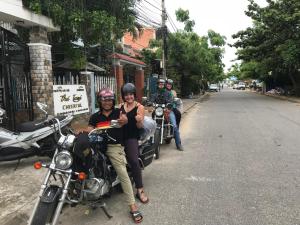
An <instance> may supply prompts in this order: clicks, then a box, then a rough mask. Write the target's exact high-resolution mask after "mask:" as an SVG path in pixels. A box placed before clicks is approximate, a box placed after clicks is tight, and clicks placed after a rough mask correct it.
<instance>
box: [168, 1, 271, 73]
mask: <svg viewBox="0 0 300 225" xmlns="http://www.w3.org/2000/svg"><path fill="white" fill-rule="evenodd" d="M255 2H256V3H258V4H259V5H260V6H266V4H267V3H266V2H265V0H255ZM165 4H166V9H167V12H168V14H169V15H170V16H171V19H172V20H173V21H174V23H175V25H176V26H177V28H178V29H183V25H182V24H180V23H177V21H176V16H175V10H177V9H178V8H182V9H184V10H189V12H190V19H193V20H194V21H195V27H194V31H195V32H196V33H198V34H199V35H206V34H207V31H208V30H209V29H212V30H214V31H215V32H218V33H220V34H221V35H223V36H226V38H227V43H233V42H234V41H233V39H232V37H231V36H232V34H235V33H237V32H238V31H240V30H244V29H246V28H247V27H249V26H250V27H251V26H252V22H251V19H250V18H249V17H247V16H246V15H245V13H244V11H245V10H246V9H247V5H248V1H247V0H165ZM167 25H168V27H169V29H170V30H171V32H173V29H172V26H171V25H170V24H167ZM235 58H236V56H235V49H234V48H230V47H229V46H228V45H226V47H225V56H224V59H223V63H224V64H225V71H227V69H228V68H230V66H231V65H232V64H234V63H235V62H231V60H234V59H235Z"/></svg>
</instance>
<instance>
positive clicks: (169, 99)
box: [150, 79, 183, 151]
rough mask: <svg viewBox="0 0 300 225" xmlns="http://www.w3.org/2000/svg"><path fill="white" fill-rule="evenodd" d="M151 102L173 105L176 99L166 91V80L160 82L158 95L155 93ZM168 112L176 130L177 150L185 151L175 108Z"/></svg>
mask: <svg viewBox="0 0 300 225" xmlns="http://www.w3.org/2000/svg"><path fill="white" fill-rule="evenodd" d="M150 101H151V102H155V103H158V104H168V103H171V104H173V102H174V98H173V96H172V93H171V92H169V91H167V90H166V89H165V80H163V79H159V80H158V90H157V93H155V94H154V95H153V96H152V97H151V99H150ZM166 110H169V117H170V123H171V124H172V126H173V128H174V139H175V143H176V148H177V149H178V150H179V151H183V147H182V144H181V138H180V133H179V128H178V126H177V122H176V117H175V114H174V112H173V107H172V108H171V109H166Z"/></svg>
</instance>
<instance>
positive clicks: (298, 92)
mask: <svg viewBox="0 0 300 225" xmlns="http://www.w3.org/2000/svg"><path fill="white" fill-rule="evenodd" d="M288 75H289V78H290V80H291V82H292V84H293V88H294V91H295V94H296V96H300V85H299V84H298V83H297V81H296V79H295V77H294V76H293V73H292V70H291V69H289V71H288Z"/></svg>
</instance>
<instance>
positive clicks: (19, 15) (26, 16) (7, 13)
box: [0, 0, 60, 32]
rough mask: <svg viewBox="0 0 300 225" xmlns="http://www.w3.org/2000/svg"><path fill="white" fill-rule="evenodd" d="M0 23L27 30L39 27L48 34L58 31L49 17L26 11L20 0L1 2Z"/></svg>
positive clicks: (3, 0)
mask: <svg viewBox="0 0 300 225" xmlns="http://www.w3.org/2000/svg"><path fill="white" fill-rule="evenodd" d="M0 21H3V22H8V23H12V24H17V25H19V26H23V27H29V28H30V27H34V26H41V27H44V28H46V29H47V31H48V32H52V31H59V30H60V28H59V27H58V26H55V25H54V24H53V22H52V20H51V19H50V18H49V17H46V16H44V15H39V14H35V13H33V12H32V11H30V10H29V9H26V8H25V7H23V4H22V1H20V0H13V1H12V0H10V1H9V0H6V1H5V0H2V1H1V7H0Z"/></svg>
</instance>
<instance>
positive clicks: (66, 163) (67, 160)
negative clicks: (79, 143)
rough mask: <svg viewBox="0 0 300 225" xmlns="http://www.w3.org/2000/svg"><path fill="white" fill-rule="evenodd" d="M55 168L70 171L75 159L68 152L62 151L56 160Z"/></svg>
mask: <svg viewBox="0 0 300 225" xmlns="http://www.w3.org/2000/svg"><path fill="white" fill-rule="evenodd" d="M54 163H55V168H57V169H61V170H66V169H69V168H70V167H71V165H72V163H73V158H72V156H71V154H70V152H68V151H61V152H59V153H57V155H56V156H55V159H54Z"/></svg>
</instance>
